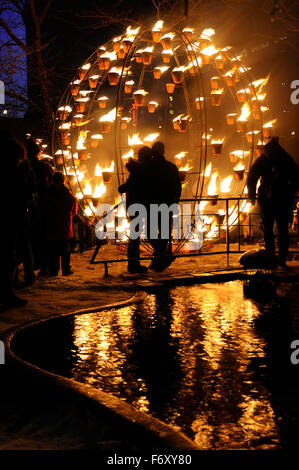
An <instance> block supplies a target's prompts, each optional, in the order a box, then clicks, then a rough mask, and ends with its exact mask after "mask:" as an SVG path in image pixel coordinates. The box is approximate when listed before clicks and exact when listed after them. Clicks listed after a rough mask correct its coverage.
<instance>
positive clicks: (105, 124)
mask: <svg viewBox="0 0 299 470" xmlns="http://www.w3.org/2000/svg"><path fill="white" fill-rule="evenodd" d="M115 118H116V108H113V109H112V110H111V111H109V113H107V114H104V115H103V116H101V117H100V119H99V122H100V125H101V129H102V133H103V134H109V132H110V129H111V124H112V122H114V121H115Z"/></svg>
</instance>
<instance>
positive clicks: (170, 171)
mask: <svg viewBox="0 0 299 470" xmlns="http://www.w3.org/2000/svg"><path fill="white" fill-rule="evenodd" d="M152 151H153V159H152V161H151V163H150V169H149V179H150V181H151V183H152V184H151V189H150V204H151V209H153V211H150V218H149V219H148V226H150V228H151V232H154V233H155V234H156V236H155V237H153V236H152V235H151V234H150V235H151V236H150V238H151V245H152V247H153V248H154V254H153V260H152V264H151V266H150V267H151V268H152V269H154V270H155V271H158V272H161V271H163V270H164V269H165V268H167V267H168V266H170V264H171V263H172V261H173V260H174V257H173V256H172V254H171V227H172V214H169V220H168V228H167V232H168V233H167V236H165V235H166V234H163V233H162V231H163V230H162V226H163V221H162V214H161V213H159V212H158V220H157V221H156V218H155V217H153V214H152V213H153V212H154V210H155V206H160V205H161V204H164V205H165V204H166V206H168V207H170V206H171V205H172V204H178V202H179V199H180V196H181V191H182V185H181V180H180V176H179V170H178V168H177V167H176V165H175V164H174V163H172V162H170V161H168V160H166V158H165V156H164V152H165V146H164V144H163V142H155V143H154V144H153V147H152ZM157 222H158V223H157ZM156 224H157V227H155V226H154V225H156ZM164 228H165V227H164Z"/></svg>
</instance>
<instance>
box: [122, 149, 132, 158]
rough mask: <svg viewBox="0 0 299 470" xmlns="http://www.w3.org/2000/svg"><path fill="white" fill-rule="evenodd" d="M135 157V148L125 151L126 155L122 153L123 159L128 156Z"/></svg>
mask: <svg viewBox="0 0 299 470" xmlns="http://www.w3.org/2000/svg"><path fill="white" fill-rule="evenodd" d="M133 157H134V150H133V149H131V150H129V152H127V153H125V154H124V155H122V157H121V158H123V159H126V158H133Z"/></svg>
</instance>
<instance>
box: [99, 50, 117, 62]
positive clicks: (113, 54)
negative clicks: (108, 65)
mask: <svg viewBox="0 0 299 470" xmlns="http://www.w3.org/2000/svg"><path fill="white" fill-rule="evenodd" d="M100 59H110V61H111V62H113V61H114V60H117V53H116V52H115V51H112V52H108V51H106V52H104V54H101V55H100Z"/></svg>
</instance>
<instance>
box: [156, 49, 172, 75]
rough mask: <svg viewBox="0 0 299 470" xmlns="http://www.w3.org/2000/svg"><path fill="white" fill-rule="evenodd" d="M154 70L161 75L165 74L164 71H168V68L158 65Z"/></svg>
mask: <svg viewBox="0 0 299 470" xmlns="http://www.w3.org/2000/svg"><path fill="white" fill-rule="evenodd" d="M162 54H163V52H162ZM155 69H158V70H160V72H161V73H164V72H166V70H168V69H169V67H167V66H166V65H165V66H164V65H159V66H158V67H155Z"/></svg>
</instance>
